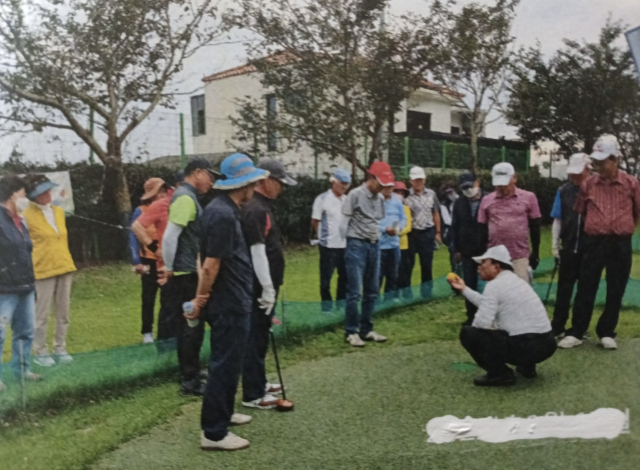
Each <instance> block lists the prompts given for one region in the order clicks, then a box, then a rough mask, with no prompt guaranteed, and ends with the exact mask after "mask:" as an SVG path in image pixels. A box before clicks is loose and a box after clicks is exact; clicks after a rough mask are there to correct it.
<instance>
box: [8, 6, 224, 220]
mask: <svg viewBox="0 0 640 470" xmlns="http://www.w3.org/2000/svg"><path fill="white" fill-rule="evenodd" d="M215 14H216V8H215V5H214V4H213V0H202V1H201V2H199V6H194V4H193V3H192V2H190V1H188V0H42V1H38V2H29V1H26V0H6V1H5V2H3V3H2V5H0V57H1V58H2V63H1V64H0V101H1V102H3V103H4V104H5V107H6V108H8V109H9V111H8V113H7V114H5V115H4V116H0V119H4V121H5V122H6V123H12V124H13V125H14V126H30V127H31V128H32V129H34V130H42V129H43V128H46V127H48V128H54V129H63V130H70V131H73V132H75V133H76V134H77V135H78V136H79V137H80V139H82V140H83V141H84V142H85V143H86V144H87V145H88V146H89V147H90V148H91V149H92V150H93V151H94V153H95V154H96V155H97V156H98V158H100V160H101V161H102V162H103V163H104V165H105V178H104V184H103V196H104V199H105V201H107V202H109V203H111V204H113V206H114V207H115V209H116V210H117V211H118V213H119V214H120V215H121V217H124V216H126V215H127V214H129V213H130V212H131V202H130V197H129V188H128V185H127V181H126V178H125V175H124V173H123V163H122V145H123V143H124V142H125V141H126V139H127V137H128V136H129V135H130V134H131V132H132V131H133V130H134V129H135V128H136V127H137V126H138V125H139V124H140V123H141V122H142V121H143V120H144V119H146V118H147V117H148V116H149V114H150V113H151V112H152V111H153V110H154V109H155V108H156V107H157V106H169V107H170V106H171V105H172V103H173V99H172V96H171V94H168V93H166V89H167V87H168V86H169V85H170V83H171V81H172V79H173V78H174V77H175V76H176V74H177V73H178V72H180V71H181V70H182V67H183V64H184V61H185V60H186V59H187V58H189V57H190V56H192V55H193V54H194V52H195V51H197V50H198V49H199V48H200V47H202V46H203V45H207V44H210V43H211V42H212V41H213V40H214V38H215V37H216V36H217V34H218V33H217V30H216V25H215V24H214V23H213V20H214V19H215ZM36 19H37V21H36ZM89 112H93V113H95V115H96V116H97V122H96V126H97V127H98V129H99V130H101V131H103V132H104V134H106V144H103V143H101V142H100V139H98V138H97V137H96V136H94V135H92V132H91V131H90V129H89V128H88V123H87V116H88V115H89Z"/></svg>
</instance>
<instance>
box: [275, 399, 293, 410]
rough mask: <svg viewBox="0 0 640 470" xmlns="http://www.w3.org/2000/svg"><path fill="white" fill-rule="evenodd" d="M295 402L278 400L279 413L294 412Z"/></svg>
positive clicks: (277, 408)
mask: <svg viewBox="0 0 640 470" xmlns="http://www.w3.org/2000/svg"><path fill="white" fill-rule="evenodd" d="M293 407H294V405H293V402H292V401H291V400H283V399H280V400H278V403H277V404H276V410H277V411H283V412H285V411H293Z"/></svg>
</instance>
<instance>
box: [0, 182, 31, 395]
mask: <svg viewBox="0 0 640 470" xmlns="http://www.w3.org/2000/svg"><path fill="white" fill-rule="evenodd" d="M25 188H26V184H25V182H24V181H23V180H22V179H20V178H18V177H17V176H14V175H8V176H5V177H3V178H2V179H0V356H2V348H3V346H4V340H5V338H6V337H7V329H8V328H9V325H11V331H12V333H13V339H12V348H13V349H12V352H11V368H12V369H13V372H14V373H15V374H16V376H18V377H20V376H22V377H23V378H24V379H25V380H39V379H40V376H39V375H37V374H34V373H32V372H31V371H30V364H31V361H30V359H29V358H30V356H31V343H32V342H33V334H34V330H35V316H36V293H35V292H36V288H35V275H34V272H33V261H32V258H31V251H32V250H33V243H31V239H30V238H29V231H28V230H27V226H26V225H25V223H24V220H23V219H22V217H20V216H19V215H18V206H19V203H20V200H21V199H22V200H24V199H25ZM4 389H5V386H4V384H3V383H2V361H0V392H2V391H4Z"/></svg>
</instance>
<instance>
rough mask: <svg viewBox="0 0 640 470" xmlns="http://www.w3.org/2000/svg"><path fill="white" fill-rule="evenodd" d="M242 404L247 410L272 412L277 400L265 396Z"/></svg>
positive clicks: (271, 396)
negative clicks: (254, 409)
mask: <svg viewBox="0 0 640 470" xmlns="http://www.w3.org/2000/svg"><path fill="white" fill-rule="evenodd" d="M242 404H243V405H244V406H246V407H247V408H258V409H260V410H272V409H274V408H275V407H276V405H277V404H278V399H277V398H276V397H274V396H273V395H269V394H266V395H265V396H263V397H262V398H258V399H257V400H253V401H243V402H242Z"/></svg>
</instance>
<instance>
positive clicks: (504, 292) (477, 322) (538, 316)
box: [462, 271, 551, 336]
mask: <svg viewBox="0 0 640 470" xmlns="http://www.w3.org/2000/svg"><path fill="white" fill-rule="evenodd" d="M462 295H464V296H465V297H466V298H467V299H468V300H469V302H471V303H472V304H474V305H476V306H477V307H478V312H477V313H476V316H475V318H474V320H473V326H474V327H476V328H483V329H485V330H489V329H491V328H492V327H493V326H494V325H495V327H497V328H498V329H499V330H504V331H506V332H507V333H509V336H517V335H525V334H528V333H548V332H549V331H551V322H549V317H548V316H547V310H546V309H545V308H544V305H543V304H542V300H540V297H538V294H536V292H535V291H534V290H533V288H532V287H531V286H530V285H529V283H527V282H525V281H523V280H522V279H520V278H519V277H518V276H516V275H515V274H514V273H512V272H511V271H502V272H501V273H500V274H498V276H497V277H496V278H495V279H494V280H493V281H489V282H488V283H487V285H486V287H485V288H484V292H483V293H482V294H480V293H478V292H476V291H474V290H472V289H469V288H468V287H466V288H465V289H464V290H463V291H462Z"/></svg>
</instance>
